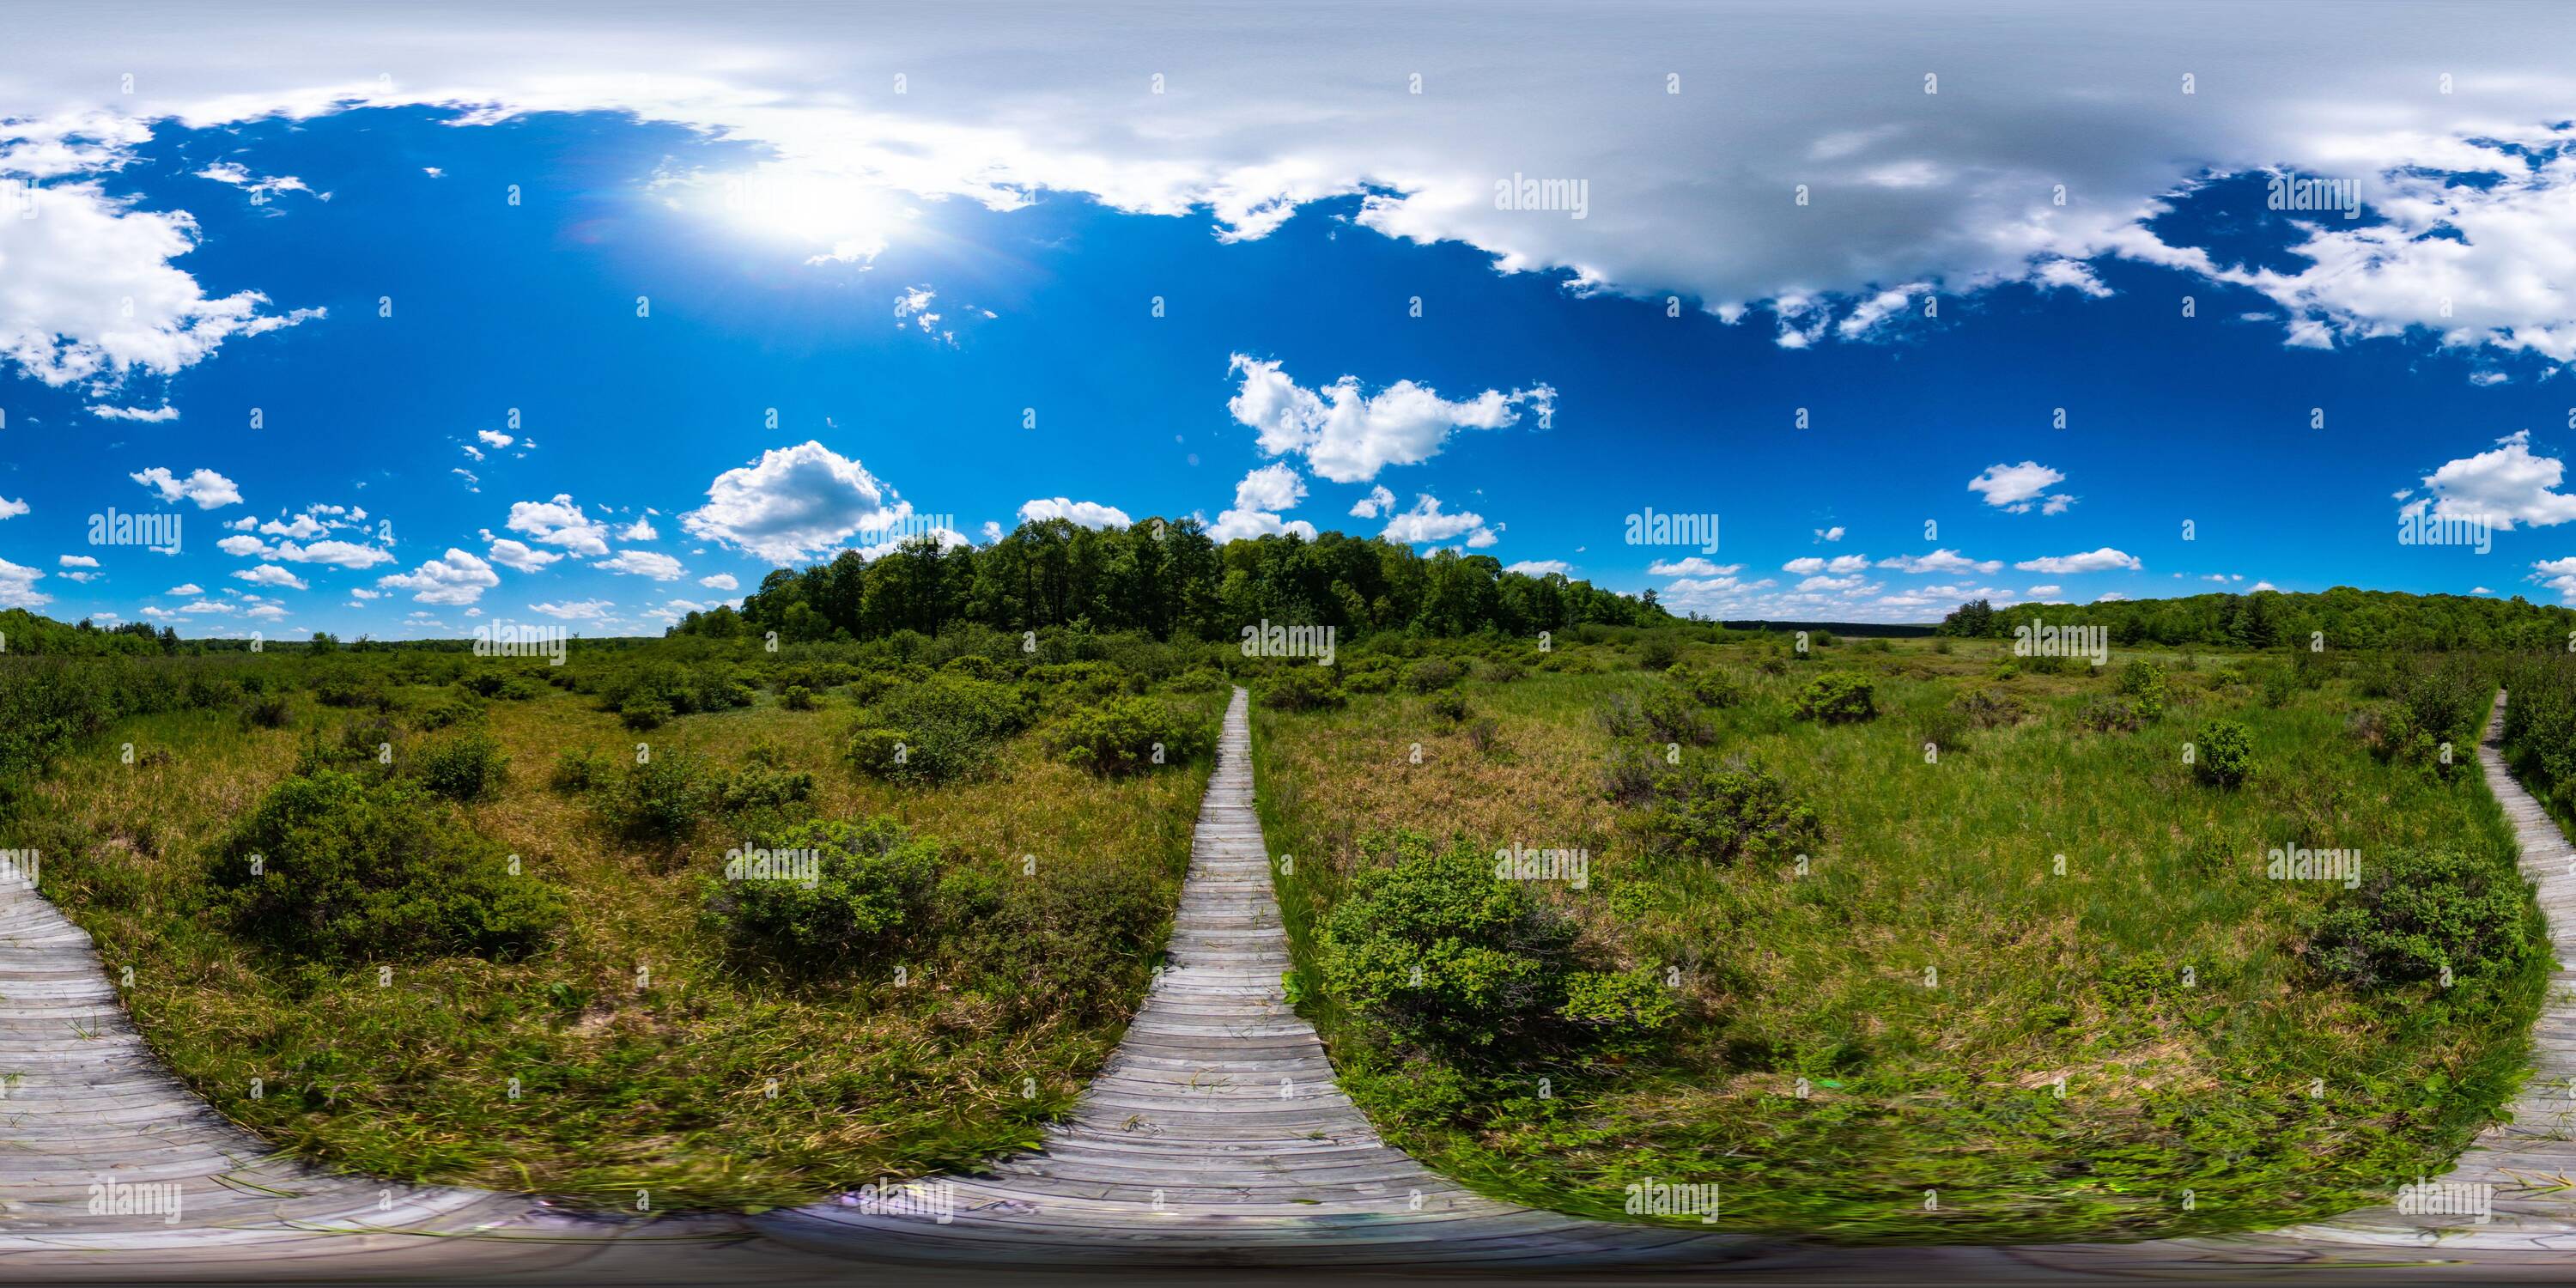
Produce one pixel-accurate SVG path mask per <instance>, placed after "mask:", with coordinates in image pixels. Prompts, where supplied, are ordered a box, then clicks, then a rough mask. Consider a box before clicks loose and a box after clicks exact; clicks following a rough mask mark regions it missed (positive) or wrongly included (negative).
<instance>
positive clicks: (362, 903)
mask: <svg viewBox="0 0 2576 1288" xmlns="http://www.w3.org/2000/svg"><path fill="white" fill-rule="evenodd" d="M253 856H257V857H258V860H259V869H260V871H259V872H258V873H256V874H255V873H254V872H253V870H252V869H253V863H252V860H253ZM512 866H513V865H512V863H511V856H510V855H509V854H508V852H507V851H505V850H504V849H503V848H502V847H501V845H500V844H499V843H497V842H494V841H490V840H486V839H485V838H483V837H481V836H479V835H476V834H475V833H474V831H473V830H472V829H471V828H469V827H467V826H465V824H464V823H463V822H462V821H460V820H459V819H457V818H456V817H455V816H454V815H453V814H451V813H449V812H448V811H447V810H446V809H445V808H444V807H443V806H440V805H438V804H437V803H436V802H435V801H434V800H432V799H430V797H429V796H428V795H427V794H425V793H423V792H421V791H420V790H419V789H417V788H415V787H413V786H412V785H411V784H408V783H405V782H402V781H400V780H397V779H379V780H374V781H370V780H367V779H363V778H360V777H357V776H356V775H352V774H344V773H339V772H336V771H331V770H324V771H321V772H319V773H315V774H310V775H302V774H299V775H296V776H293V777H290V778H287V779H286V780H284V781H282V782H280V783H279V784H278V785H277V786H276V787H274V788H272V789H270V791H269V793H268V795H267V797H266V798H264V799H263V800H261V802H260V804H259V807H258V809H256V810H255V811H253V812H252V814H251V816H250V817H249V818H247V819H244V820H243V821H242V822H241V823H240V824H239V825H238V826H236V827H235V828H234V829H233V831H232V832H231V834H230V835H229V836H227V837H226V838H225V839H224V840H223V841H222V842H221V843H220V844H219V845H218V846H217V848H216V852H215V858H214V862H213V867H212V870H211V871H210V872H209V873H208V877H209V880H210V882H211V884H212V885H213V886H214V888H215V889H216V890H217V891H219V892H220V899H221V901H222V903H223V905H224V907H225V909H226V911H227V912H228V913H229V916H230V918H231V922H232V924H233V926H234V927H235V928H236V929H237V930H239V931H240V932H242V933H243V934H245V935H248V936H251V937H253V938H256V939H259V940H260V941H262V942H265V943H267V944H269V945H270V946H272V947H274V948H277V949H280V950H282V951H285V952H290V953H294V954H297V955H299V956H304V957H310V958H314V959H317V960H323V961H331V962H349V961H382V960H385V959H388V958H394V959H413V958H424V957H439V956H449V955H458V954H465V955H473V956H479V957H489V958H506V957H514V956H518V955H521V954H524V953H527V952H529V951H532V950H533V949H535V948H536V947H537V945H538V944H539V943H541V942H542V941H543V939H544V938H545V935H546V933H547V932H548V931H549V930H551V929H552V928H553V927H555V926H556V925H557V924H559V923H561V921H562V920H563V917H564V903H563V899H562V896H561V895H560V894H559V893H557V892H556V891H555V889H554V888H553V887H552V886H551V885H549V884H547V883H546V882H544V881H541V880H539V879H537V878H535V877H533V876H529V875H526V874H524V873H521V874H513V873H512V872H511V867H512Z"/></svg>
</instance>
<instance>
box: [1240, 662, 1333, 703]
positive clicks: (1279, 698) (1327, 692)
mask: <svg viewBox="0 0 2576 1288" xmlns="http://www.w3.org/2000/svg"><path fill="white" fill-rule="evenodd" d="M1348 700H1349V699H1347V698H1346V697H1344V696H1343V694H1342V688H1341V686H1340V685H1338V684H1335V683H1333V677H1332V674H1331V673H1330V672H1329V671H1327V670H1325V669H1324V668H1323V667H1320V666H1288V667H1282V668H1280V669H1278V670H1276V671H1273V672H1271V673H1270V675H1269V677H1268V678H1267V679H1264V680H1263V681H1262V682H1261V705H1263V706H1265V707H1269V708H1271V709H1272V710H1274V711H1321V710H1324V709H1326V708H1329V707H1338V706H1340V705H1342V704H1343V703H1344V702H1346V701H1348Z"/></svg>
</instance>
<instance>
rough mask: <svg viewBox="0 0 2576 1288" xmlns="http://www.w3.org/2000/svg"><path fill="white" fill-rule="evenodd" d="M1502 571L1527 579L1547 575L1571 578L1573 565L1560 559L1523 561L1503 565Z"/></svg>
mask: <svg viewBox="0 0 2576 1288" xmlns="http://www.w3.org/2000/svg"><path fill="white" fill-rule="evenodd" d="M1503 571H1504V572H1516V573H1520V574H1522V575H1524V576H1529V577H1544V576H1546V575H1548V574H1549V573H1555V574H1556V575H1557V576H1559V577H1571V576H1573V575H1574V565H1573V564H1570V563H1567V562H1566V561H1564V560H1562V559H1523V560H1521V561H1520V562H1519V563H1513V564H1505V565H1503Z"/></svg>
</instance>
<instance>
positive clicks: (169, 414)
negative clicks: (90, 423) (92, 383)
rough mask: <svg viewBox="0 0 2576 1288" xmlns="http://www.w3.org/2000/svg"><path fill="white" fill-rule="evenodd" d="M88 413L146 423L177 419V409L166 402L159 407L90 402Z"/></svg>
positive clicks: (100, 416)
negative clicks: (118, 405) (114, 405)
mask: <svg viewBox="0 0 2576 1288" xmlns="http://www.w3.org/2000/svg"><path fill="white" fill-rule="evenodd" d="M88 410H89V414H90V415H93V416H96V417H98V418H99V419H100V420H139V421H142V422H144V423H146V424H153V425H158V424H163V423H165V422H168V421H174V420H177V419H179V409H178V408H176V407H172V406H170V405H168V404H166V403H165V404H163V405H161V406H159V407H109V406H105V405H103V404H92V405H91V406H90V408H89V409H88Z"/></svg>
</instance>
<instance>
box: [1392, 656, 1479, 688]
mask: <svg viewBox="0 0 2576 1288" xmlns="http://www.w3.org/2000/svg"><path fill="white" fill-rule="evenodd" d="M1466 674H1467V672H1466V669H1465V668H1463V667H1461V666H1459V665H1458V664H1457V663H1456V662H1453V661H1450V660H1449V659H1448V658H1445V657H1426V658H1424V659H1422V660H1421V661H1419V662H1416V663H1414V664H1413V665H1411V666H1408V667H1406V668H1404V687H1405V688H1406V689H1407V690H1408V691H1410V692H1414V693H1437V692H1439V691H1440V690H1442V689H1445V688H1448V687H1449V686H1450V685H1453V684H1456V683H1457V682H1458V681H1459V680H1461V679H1464V678H1465V677H1466Z"/></svg>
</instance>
